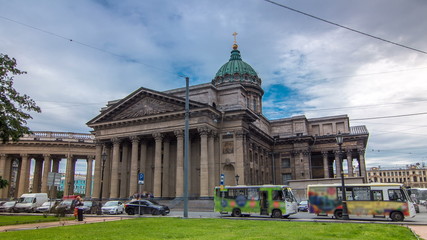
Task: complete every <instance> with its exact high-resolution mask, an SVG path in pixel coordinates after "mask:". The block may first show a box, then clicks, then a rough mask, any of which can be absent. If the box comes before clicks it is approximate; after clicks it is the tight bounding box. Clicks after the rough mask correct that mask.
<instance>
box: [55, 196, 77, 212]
mask: <svg viewBox="0 0 427 240" xmlns="http://www.w3.org/2000/svg"><path fill="white" fill-rule="evenodd" d="M74 204H75V200H74V199H64V200H62V201H61V202H60V203H59V204H58V206H56V208H55V210H56V211H57V212H63V213H73V211H74Z"/></svg>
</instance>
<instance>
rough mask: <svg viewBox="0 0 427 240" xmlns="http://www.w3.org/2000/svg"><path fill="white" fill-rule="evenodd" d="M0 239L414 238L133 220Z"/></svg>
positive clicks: (356, 227)
mask: <svg viewBox="0 0 427 240" xmlns="http://www.w3.org/2000/svg"><path fill="white" fill-rule="evenodd" d="M0 239H2V240H5V239H25V240H28V239H31V240H34V239H79V240H82V239H126V240H130V239H310V240H311V239H319V240H320V239H321V240H325V239H340V240H341V239H363V240H367V239H376V240H381V239H384V240H392V239H398V240H402V239H405V240H406V239H416V238H415V237H414V236H413V234H412V233H411V231H410V230H409V229H407V228H405V227H401V226H396V225H391V224H353V223H315V222H288V221H263V220H259V221H245V220H228V219H181V218H162V217H158V218H135V219H129V220H122V221H115V222H102V223H93V224H83V225H75V226H65V227H54V228H46V229H38V230H25V231H16V232H2V233H0Z"/></svg>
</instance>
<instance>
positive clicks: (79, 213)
mask: <svg viewBox="0 0 427 240" xmlns="http://www.w3.org/2000/svg"><path fill="white" fill-rule="evenodd" d="M82 207H83V199H82V198H81V197H80V196H77V198H76V204H75V207H74V215H76V209H77V220H78V221H83V208H82Z"/></svg>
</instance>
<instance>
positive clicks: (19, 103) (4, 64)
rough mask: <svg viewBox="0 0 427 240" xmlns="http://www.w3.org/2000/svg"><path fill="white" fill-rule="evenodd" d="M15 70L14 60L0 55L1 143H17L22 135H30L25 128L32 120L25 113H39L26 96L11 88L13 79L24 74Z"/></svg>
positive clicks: (38, 109)
mask: <svg viewBox="0 0 427 240" xmlns="http://www.w3.org/2000/svg"><path fill="white" fill-rule="evenodd" d="M26 73H27V72H25V71H21V70H19V69H17V68H16V60H15V59H14V58H10V57H9V56H8V55H5V54H2V53H0V139H1V140H2V142H3V143H6V142H8V141H10V140H12V141H18V140H19V138H20V137H22V136H23V135H24V134H29V133H31V131H30V129H29V128H28V127H27V126H25V125H26V124H27V120H28V119H32V117H31V115H30V114H28V113H27V112H29V111H35V112H38V113H39V112H41V109H40V107H38V106H37V105H36V103H35V102H34V100H32V99H31V98H30V97H29V96H28V95H26V94H23V95H21V94H20V93H19V92H18V91H16V90H15V88H14V87H13V77H14V76H16V75H21V74H26Z"/></svg>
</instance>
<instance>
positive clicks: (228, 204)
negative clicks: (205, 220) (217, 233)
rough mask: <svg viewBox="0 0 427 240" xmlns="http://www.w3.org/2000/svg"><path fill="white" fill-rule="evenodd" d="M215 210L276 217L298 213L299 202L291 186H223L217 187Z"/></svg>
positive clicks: (234, 214)
mask: <svg viewBox="0 0 427 240" xmlns="http://www.w3.org/2000/svg"><path fill="white" fill-rule="evenodd" d="M214 202H215V209H214V211H215V212H219V213H221V214H231V216H233V217H241V216H243V215H252V214H253V215H267V216H269V215H270V216H271V217H274V218H282V217H285V218H287V217H289V216H290V215H292V214H296V213H297V212H298V211H297V207H298V203H297V200H296V199H295V197H294V195H293V194H292V190H291V188H290V187H289V186H284V185H258V186H245V185H238V186H222V187H215V194H214Z"/></svg>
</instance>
